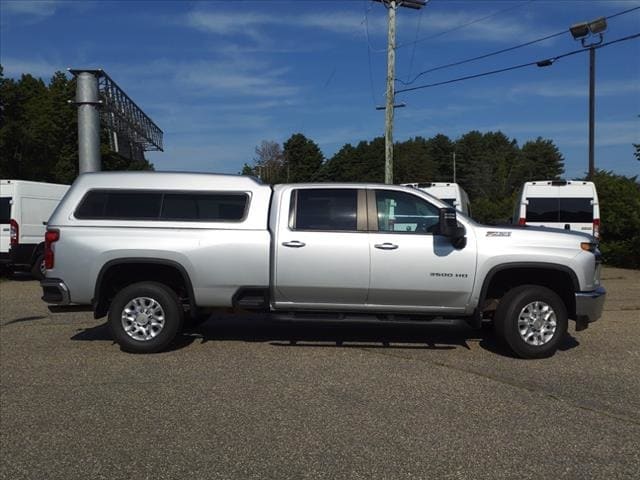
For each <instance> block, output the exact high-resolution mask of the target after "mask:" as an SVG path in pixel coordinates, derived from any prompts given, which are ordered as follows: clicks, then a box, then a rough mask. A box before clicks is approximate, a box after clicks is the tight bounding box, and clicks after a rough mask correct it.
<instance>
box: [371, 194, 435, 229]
mask: <svg viewBox="0 0 640 480" xmlns="http://www.w3.org/2000/svg"><path fill="white" fill-rule="evenodd" d="M376 206H377V208H378V230H379V231H381V232H398V233H402V232H404V233H407V232H408V233H430V232H434V231H435V230H436V228H437V225H438V223H439V217H440V210H439V209H438V208H437V207H435V206H434V205H431V204H430V203H428V202H426V201H425V200H423V199H421V198H419V197H416V196H414V195H409V194H408V193H404V192H394V191H391V190H377V191H376Z"/></svg>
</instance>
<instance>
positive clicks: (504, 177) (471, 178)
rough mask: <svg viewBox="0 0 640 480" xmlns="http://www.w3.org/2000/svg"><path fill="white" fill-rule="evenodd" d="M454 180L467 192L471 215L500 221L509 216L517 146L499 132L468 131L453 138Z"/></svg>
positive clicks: (512, 196) (514, 180)
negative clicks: (456, 175)
mask: <svg viewBox="0 0 640 480" xmlns="http://www.w3.org/2000/svg"><path fill="white" fill-rule="evenodd" d="M456 152H457V153H458V158H459V161H458V162H457V170H458V182H459V183H460V184H461V185H462V187H463V188H464V189H465V190H466V191H467V193H468V194H469V197H470V200H471V204H472V206H473V212H474V218H477V219H478V220H479V221H481V222H485V223H503V222H505V221H506V220H507V219H508V218H509V216H510V215H511V210H512V205H513V198H514V195H515V194H514V192H515V190H516V188H518V187H519V183H520V182H519V179H518V178H517V175H516V174H515V172H516V166H517V164H518V160H519V157H520V149H519V148H518V144H517V142H516V141H515V140H511V139H509V138H508V137H507V136H506V135H505V134H503V133H502V132H487V133H484V134H483V133H481V132H478V131H471V132H469V133H467V134H465V135H463V136H462V137H460V138H459V139H458V140H457V141H456Z"/></svg>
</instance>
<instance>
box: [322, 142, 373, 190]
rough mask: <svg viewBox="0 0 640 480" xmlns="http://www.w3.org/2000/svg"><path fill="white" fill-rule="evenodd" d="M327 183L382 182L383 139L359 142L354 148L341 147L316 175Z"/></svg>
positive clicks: (349, 146) (350, 146)
mask: <svg viewBox="0 0 640 480" xmlns="http://www.w3.org/2000/svg"><path fill="white" fill-rule="evenodd" d="M318 179H319V180H321V181H327V182H383V181H384V138H383V137H376V138H374V139H373V140H371V141H370V142H368V141H361V142H359V143H358V144H357V145H356V146H355V147H354V146H352V145H351V144H347V145H345V146H343V147H342V148H341V149H340V150H339V151H338V152H337V153H336V154H335V155H334V156H333V157H332V158H331V159H330V160H329V161H327V162H326V163H325V164H324V165H323V166H322V169H321V170H320V172H319V174H318Z"/></svg>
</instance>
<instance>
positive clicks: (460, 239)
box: [438, 208, 467, 248]
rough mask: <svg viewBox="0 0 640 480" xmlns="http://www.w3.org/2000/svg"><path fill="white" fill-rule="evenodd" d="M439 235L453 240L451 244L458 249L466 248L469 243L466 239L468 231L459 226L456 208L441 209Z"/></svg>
mask: <svg viewBox="0 0 640 480" xmlns="http://www.w3.org/2000/svg"><path fill="white" fill-rule="evenodd" d="M438 233H439V234H440V235H442V236H443V237H447V238H449V239H451V244H452V245H453V246H454V247H456V248H464V246H465V245H466V243H467V242H466V238H465V234H466V233H467V231H466V230H465V228H464V227H461V226H459V225H458V216H457V214H456V209H455V208H441V209H440V230H439V232H438Z"/></svg>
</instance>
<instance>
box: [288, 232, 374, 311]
mask: <svg viewBox="0 0 640 480" xmlns="http://www.w3.org/2000/svg"><path fill="white" fill-rule="evenodd" d="M294 242H298V245H300V244H304V245H302V246H286V245H285V244H290V245H296V244H295V243H294ZM276 249H277V262H278V265H277V270H276V287H277V298H276V301H282V302H295V303H321V304H331V303H335V304H361V305H363V304H364V302H365V300H366V298H367V290H368V288H369V241H368V235H367V234H366V233H336V232H289V233H288V234H286V235H283V236H282V240H281V241H280V243H279V244H278V245H277V246H276Z"/></svg>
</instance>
